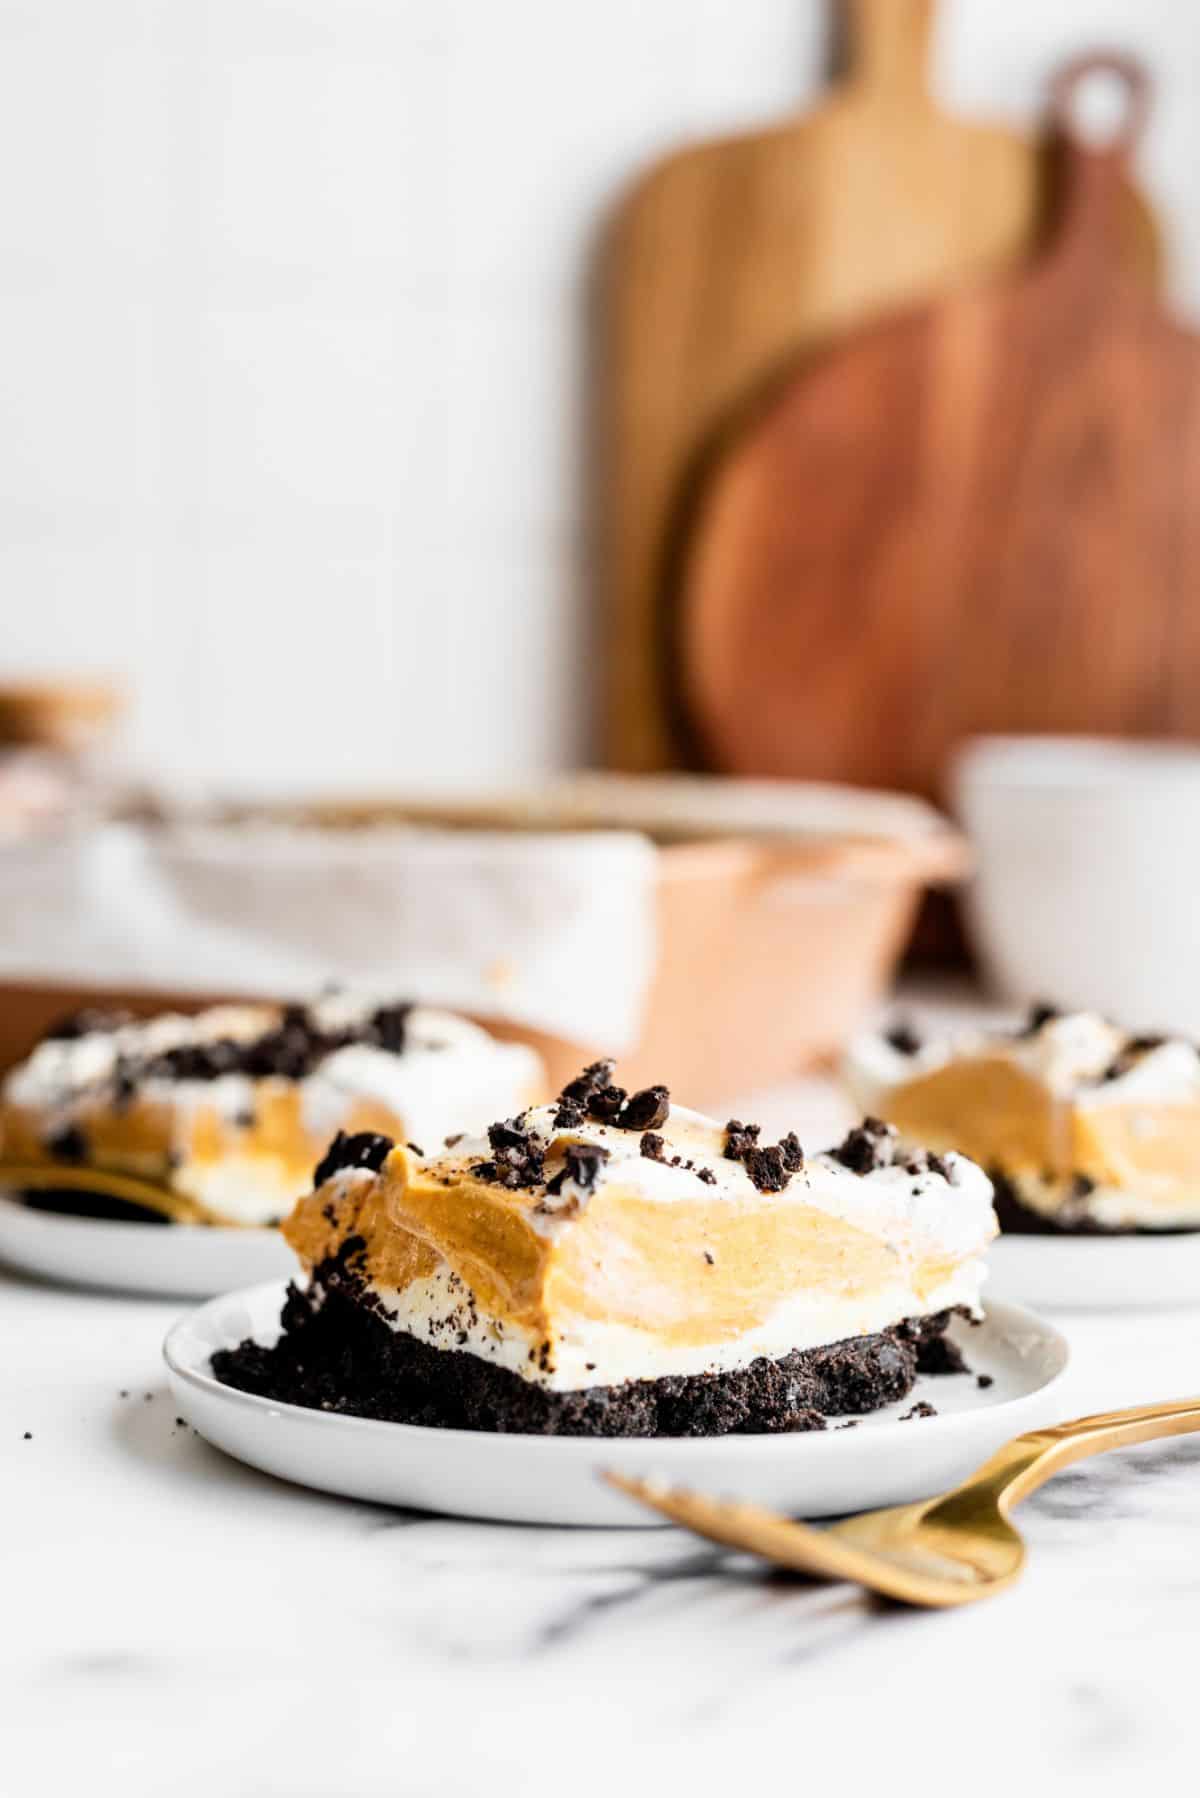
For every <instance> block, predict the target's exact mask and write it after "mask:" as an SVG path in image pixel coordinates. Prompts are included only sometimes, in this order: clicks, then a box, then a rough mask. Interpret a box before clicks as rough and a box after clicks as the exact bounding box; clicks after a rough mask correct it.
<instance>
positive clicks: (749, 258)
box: [599, 0, 1158, 769]
mask: <svg viewBox="0 0 1200 1798" xmlns="http://www.w3.org/2000/svg"><path fill="white" fill-rule="evenodd" d="M799 3H800V0H797V4H799ZM933 10H934V9H933V0H841V4H840V6H839V7H838V9H837V15H836V16H838V17H840V18H842V19H843V20H844V24H845V26H846V36H847V40H848V42H847V57H846V62H847V72H846V74H845V76H844V78H843V79H842V80H841V81H840V83H839V84H838V85H837V86H836V87H835V88H834V89H833V90H832V92H831V93H830V95H829V97H828V98H827V100H826V101H825V103H824V104H823V105H821V106H820V107H819V108H817V109H816V110H815V111H813V112H812V113H810V114H808V115H807V116H799V117H793V118H787V119H784V120H783V121H782V122H781V123H779V124H776V125H774V126H772V127H770V128H768V129H765V130H760V131H755V132H751V133H749V134H748V135H745V136H741V137H732V138H726V139H723V140H720V141H716V142H709V143H702V144H699V145H697V146H695V147H693V148H689V149H686V150H684V151H682V152H681V153H679V154H677V155H674V156H671V157H669V158H668V159H667V160H666V161H665V162H663V163H661V164H659V165H658V166H657V167H656V168H654V169H652V170H651V172H650V173H649V174H648V175H647V176H646V177H645V178H644V179H643V180H642V181H641V182H640V183H639V184H638V186H637V188H636V189H635V190H634V191H633V192H632V194H631V195H630V196H629V198H628V199H627V201H626V202H625V203H624V205H623V206H622V207H621V209H620V211H619V213H618V215H617V217H616V219H615V221H614V229H613V232H612V234H611V236H610V238H609V242H608V245H607V253H606V261H605V266H604V269H603V277H602V295H603V320H602V327H601V355H600V359H599V366H600V368H601V370H602V373H603V381H604V391H603V392H602V394H601V397H600V407H601V411H602V414H603V416H602V419H601V427H602V428H601V440H602V441H601V453H600V468H599V472H600V480H601V488H602V491H601V493H600V496H599V501H600V513H601V521H600V530H601V577H600V578H601V584H602V586H603V594H602V598H603V601H604V609H605V617H606V627H607V628H606V648H607V650H608V655H609V666H610V677H611V678H610V680H609V690H608V701H607V714H608V732H607V735H608V745H607V747H608V751H609V759H610V760H611V761H612V762H613V763H614V764H615V765H617V766H619V767H624V768H630V769H655V768H665V767H672V766H679V765H680V764H681V762H682V761H683V760H684V759H685V758H684V756H683V754H682V753H681V745H680V744H679V743H678V742H677V741H675V740H674V738H673V733H672V726H671V720H670V717H669V708H668V703H667V702H668V698H669V695H668V691H667V686H666V682H665V678H664V638H663V630H662V596H663V585H664V555H665V553H666V551H665V543H666V533H667V529H668V519H669V517H670V516H671V515H672V513H673V508H674V506H675V503H676V500H677V496H678V493H679V490H680V488H681V486H682V485H683V483H684V480H685V471H686V470H687V468H688V466H689V463H690V461H691V459H692V457H693V456H694V455H695V454H696V453H697V451H698V449H699V446H700V445H702V444H703V443H704V442H705V441H706V439H707V437H708V435H709V433H710V432H711V431H712V430H713V428H714V427H715V426H716V425H717V424H718V423H719V422H720V421H721V420H722V419H724V418H725V417H726V416H727V414H728V413H729V410H730V408H731V407H734V406H736V405H738V404H740V403H741V402H743V401H744V400H745V398H746V395H747V393H748V392H750V391H751V390H753V389H754V388H755V387H756V386H757V385H758V384H760V383H762V382H763V381H764V380H766V379H767V378H768V377H770V376H771V375H772V374H773V373H775V372H776V371H778V369H779V368H780V367H781V366H782V365H783V364H784V363H785V362H786V361H787V359H789V358H790V357H792V356H794V355H795V354H796V352H797V351H798V350H802V349H805V348H807V347H809V346H811V345H813V344H815V343H819V342H824V341H828V339H829V338H830V337H831V336H832V335H834V334H835V333H838V332H841V331H844V330H845V329H846V328H847V327H848V326H851V325H854V324H858V323H860V322H861V321H862V320H863V319H864V318H867V317H869V316H871V315H880V314H883V313H886V312H887V311H889V310H891V309H893V308H894V307H895V306H896V305H898V304H900V303H904V302H907V301H910V300H913V299H915V298H918V297H920V298H924V297H927V296H928V295H929V294H931V293H933V292H936V291H938V290H940V289H943V288H945V287H947V286H948V285H951V284H955V283H961V282H964V281H966V280H970V279H973V278H976V277H978V276H981V275H983V274H986V273H989V272H996V271H1000V270H1002V269H1006V268H1009V267H1011V266H1013V265H1014V264H1015V263H1017V262H1019V261H1020V260H1022V259H1023V258H1024V257H1026V256H1027V255H1028V253H1029V251H1030V249H1031V247H1032V246H1033V244H1034V243H1035V241H1036V240H1037V239H1038V236H1039V231H1040V229H1041V226H1042V223H1043V222H1044V218H1045V211H1046V207H1045V198H1046V193H1047V187H1048V184H1049V182H1050V177H1051V171H1050V169H1049V167H1048V162H1047V156H1046V153H1045V146H1044V145H1038V144H1035V143H1034V142H1032V141H1030V140H1028V139H1026V138H1024V137H1021V136H1018V135H1017V134H1015V133H1013V132H1011V131H1008V130H1003V129H1001V128H999V127H997V126H993V125H986V124H980V123H978V122H976V121H967V120H963V119H959V118H955V117H953V116H951V115H950V114H948V113H946V112H945V111H943V110H942V109H941V108H940V107H939V106H938V105H936V104H935V102H934V100H933V99H932V97H931V96H930V94H929V92H928V90H927V87H926V84H925V65H926V59H927V50H928V44H929V38H930V33H931V27H932V21H933ZM1001 29H1002V24H1001V22H1000V21H999V19H998V20H997V30H1001ZM1121 235H1122V250H1123V253H1124V254H1127V255H1128V256H1129V257H1130V258H1131V259H1132V260H1133V261H1135V262H1136V264H1137V265H1138V266H1140V267H1141V268H1142V269H1143V270H1144V271H1146V273H1147V274H1150V275H1152V274H1153V273H1154V272H1155V271H1156V269H1157V260H1158V248H1157V246H1158V238H1157V234H1156V230H1155V227H1154V223H1153V220H1152V218H1151V216H1150V215H1149V213H1148V212H1147V210H1146V208H1145V207H1144V206H1143V205H1142V204H1141V203H1140V202H1139V201H1137V200H1136V199H1135V198H1133V197H1127V198H1126V199H1124V200H1123V203H1122V217H1121Z"/></svg>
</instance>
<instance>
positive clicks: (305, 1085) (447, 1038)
mask: <svg viewBox="0 0 1200 1798" xmlns="http://www.w3.org/2000/svg"><path fill="white" fill-rule="evenodd" d="M540 1083H541V1066H540V1063H539V1061H538V1058H537V1056H536V1055H535V1054H534V1053H533V1051H532V1050H530V1049H527V1048H524V1047H523V1046H521V1045H519V1044H514V1043H500V1042H496V1041H495V1040H494V1039H493V1038H492V1037H490V1036H489V1035H488V1034H487V1032H486V1031H484V1030H481V1029H480V1028H479V1027H478V1026H477V1025H475V1024H472V1023H469V1022H468V1021H467V1019H465V1018H460V1017H456V1016H454V1015H452V1014H450V1013H448V1012H441V1011H431V1010H427V1009H425V1008H424V1007H421V1006H413V1005H405V1004H396V1003H387V1004H380V1003H379V1002H378V1000H366V999H363V998H361V997H358V996H353V995H350V994H348V993H329V994H326V995H324V996H323V997H322V998H320V999H317V1000H314V1001H313V1002H312V1003H311V1004H309V1005H287V1006H280V1005H221V1006H213V1007H210V1008H209V1009H208V1010H207V1011H202V1012H199V1013H198V1014H197V1015H196V1016H194V1017H184V1016H181V1015H179V1014H175V1013H170V1014H167V1015H165V1016H160V1017H155V1018H149V1019H145V1020H142V1021H140V1022H134V1021H132V1020H130V1019H129V1018H119V1017H115V1018H114V1017H105V1016H100V1015H98V1014H96V1013H81V1014H78V1015H76V1016H75V1017H73V1018H71V1019H67V1020H65V1021H64V1022H63V1024H61V1025H60V1026H59V1027H58V1028H57V1029H56V1030H54V1031H52V1032H51V1033H50V1034H49V1035H48V1036H47V1037H46V1039H45V1040H44V1041H43V1042H41V1043H40V1044H39V1045H38V1047H37V1048H36V1049H35V1050H34V1051H33V1053H32V1055H30V1056H29V1058H28V1059H27V1060H26V1061H24V1062H22V1063H21V1064H20V1066H19V1067H16V1068H14V1069H13V1071H12V1072H11V1073H10V1074H9V1075H8V1077H7V1079H6V1080H5V1082H4V1085H3V1088H2V1090H0V1178H2V1177H3V1174H4V1167H5V1164H8V1165H9V1166H24V1167H26V1168H30V1169H33V1170H35V1171H40V1170H44V1169H47V1168H57V1169H61V1170H62V1177H61V1181H60V1182H59V1185H58V1187H57V1188H55V1189H53V1190H50V1191H46V1190H44V1189H38V1190H34V1191H30V1192H29V1193H28V1194H27V1195H26V1196H27V1202H28V1203H31V1204H35V1205H39V1206H41V1207H43V1208H48V1209H55V1210H63V1211H69V1212H76V1213H78V1212H80V1211H88V1212H90V1213H92V1214H94V1215H101V1216H108V1217H119V1216H139V1215H140V1216H142V1217H145V1216H147V1215H150V1214H149V1213H147V1212H146V1211H141V1212H139V1211H138V1209H137V1208H136V1207H132V1206H129V1205H126V1204H124V1203H123V1202H122V1201H120V1200H117V1199H112V1198H109V1197H108V1196H107V1195H103V1194H101V1195H97V1194H91V1195H89V1194H87V1193H81V1192H80V1191H79V1190H78V1189H74V1188H72V1187H71V1184H70V1180H71V1173H72V1170H74V1169H88V1170H92V1171H96V1172H100V1173H108V1174H117V1175H121V1174H125V1175H132V1176H135V1177H136V1178H138V1179H141V1180H144V1181H148V1182H150V1183H152V1184H153V1185H155V1186H158V1187H161V1189H162V1190H163V1192H164V1194H165V1195H168V1196H169V1197H174V1198H176V1199H178V1200H179V1201H181V1204H180V1211H181V1213H182V1215H184V1216H188V1217H196V1216H198V1217H199V1218H200V1220H201V1221H205V1222H213V1223H232V1224H259V1225H262V1224H272V1223H278V1222H279V1221H280V1219H281V1218H282V1217H284V1216H285V1215H286V1213H287V1212H289V1211H290V1210H291V1208H292V1205H293V1204H294V1203H295V1200H296V1198H297V1196H298V1195H299V1194H300V1193H302V1192H304V1191H305V1190H306V1189H307V1188H308V1186H309V1184H310V1181H311V1172H312V1166H313V1162H314V1161H315V1159H316V1157H317V1156H318V1155H320V1154H321V1152H322V1150H323V1149H324V1148H325V1145H326V1144H327V1143H328V1141H329V1138H330V1136H331V1135H332V1134H333V1132H334V1131H335V1130H337V1129H339V1128H344V1129H347V1130H386V1131H388V1132H389V1133H390V1134H392V1135H394V1136H397V1137H400V1138H401V1139H405V1138H408V1137H412V1138H415V1139H416V1141H417V1142H420V1143H423V1142H425V1141H427V1140H434V1141H436V1140H439V1139H440V1138H441V1136H442V1135H443V1134H444V1132H445V1131H446V1130H447V1129H449V1128H451V1127H452V1126H453V1125H455V1124H459V1123H461V1122H462V1121H463V1120H464V1119H470V1120H473V1121H474V1123H475V1125H476V1127H481V1126H482V1124H483V1122H484V1120H485V1119H487V1118H488V1117H491V1116H494V1114H495V1112H496V1111H497V1110H498V1109H501V1108H510V1107H519V1106H520V1105H522V1104H525V1103H527V1102H528V1101H529V1100H530V1099H531V1098H533V1097H535V1096H537V1092H538V1088H539V1086H540ZM543 1090H544V1089H543ZM56 1178H57V1175H56ZM165 1210H166V1214H167V1215H169V1214H170V1211H171V1206H170V1205H169V1204H168V1205H167V1206H166V1207H165Z"/></svg>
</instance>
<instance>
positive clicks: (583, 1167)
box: [546, 1142, 609, 1198]
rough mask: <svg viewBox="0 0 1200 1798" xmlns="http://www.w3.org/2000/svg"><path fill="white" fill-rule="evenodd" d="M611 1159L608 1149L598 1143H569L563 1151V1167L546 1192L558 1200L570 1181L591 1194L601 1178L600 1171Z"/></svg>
mask: <svg viewBox="0 0 1200 1798" xmlns="http://www.w3.org/2000/svg"><path fill="white" fill-rule="evenodd" d="M608 1159H609V1153H608V1150H607V1149H602V1148H600V1146H599V1145H598V1144H596V1143H586V1142H569V1143H567V1144H566V1146H565V1148H564V1149H563V1165H562V1167H561V1168H560V1169H559V1171H558V1173H557V1174H555V1176H554V1178H553V1179H552V1180H550V1181H549V1182H548V1183H547V1186H546V1191H547V1192H548V1193H550V1194H551V1195H552V1197H554V1198H557V1197H558V1195H559V1193H561V1191H562V1189H563V1187H564V1186H565V1185H566V1183H567V1181H568V1180H571V1181H573V1182H574V1184H575V1185H576V1186H578V1187H579V1188H580V1189H581V1190H582V1191H583V1192H591V1191H592V1190H593V1189H594V1188H595V1185H596V1181H597V1180H598V1179H599V1177H600V1169H601V1168H602V1167H603V1166H604V1163H605V1162H606V1161H607V1160H608Z"/></svg>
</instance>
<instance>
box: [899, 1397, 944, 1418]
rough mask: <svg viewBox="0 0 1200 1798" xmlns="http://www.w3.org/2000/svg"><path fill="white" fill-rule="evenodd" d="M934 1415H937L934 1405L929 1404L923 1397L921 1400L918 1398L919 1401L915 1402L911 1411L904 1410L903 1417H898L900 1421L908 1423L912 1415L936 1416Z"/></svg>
mask: <svg viewBox="0 0 1200 1798" xmlns="http://www.w3.org/2000/svg"><path fill="white" fill-rule="evenodd" d="M936 1416H937V1412H936V1410H935V1409H934V1407H933V1406H932V1405H931V1404H929V1403H928V1402H927V1401H926V1400H925V1399H921V1400H919V1402H918V1403H917V1404H915V1405H914V1406H913V1408H912V1410H911V1411H906V1412H905V1413H904V1415H903V1417H902V1418H901V1419H900V1422H901V1423H910V1422H911V1421H912V1419H913V1418H914V1417H936Z"/></svg>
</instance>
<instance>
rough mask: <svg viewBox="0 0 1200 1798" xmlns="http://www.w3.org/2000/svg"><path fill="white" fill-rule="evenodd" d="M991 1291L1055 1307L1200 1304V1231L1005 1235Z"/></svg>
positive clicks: (992, 1263)
mask: <svg viewBox="0 0 1200 1798" xmlns="http://www.w3.org/2000/svg"><path fill="white" fill-rule="evenodd" d="M988 1270H989V1272H988V1287H987V1289H988V1294H989V1296H990V1297H995V1298H1001V1299H1015V1300H1023V1301H1024V1302H1025V1303H1026V1304H1029V1305H1044V1306H1045V1307H1046V1308H1047V1310H1050V1311H1057V1310H1092V1311H1100V1310H1139V1309H1144V1308H1148V1307H1158V1308H1161V1309H1163V1310H1169V1309H1170V1308H1171V1307H1172V1306H1175V1305H1200V1230H1196V1231H1187V1232H1185V1233H1183V1234H1181V1235H1178V1236H1020V1235H1017V1234H1013V1235H1008V1236H1001V1237H999V1238H998V1239H997V1240H996V1241H995V1242H994V1243H993V1244H992V1246H991V1248H990V1249H989V1250H988Z"/></svg>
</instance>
